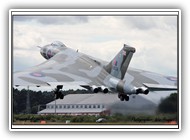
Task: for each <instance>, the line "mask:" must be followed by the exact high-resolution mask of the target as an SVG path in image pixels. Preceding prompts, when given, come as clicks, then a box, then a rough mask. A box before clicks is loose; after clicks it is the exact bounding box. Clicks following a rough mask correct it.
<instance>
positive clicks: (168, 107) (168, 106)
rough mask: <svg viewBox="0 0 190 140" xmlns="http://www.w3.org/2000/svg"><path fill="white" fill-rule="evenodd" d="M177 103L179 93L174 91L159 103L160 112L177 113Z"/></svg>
mask: <svg viewBox="0 0 190 140" xmlns="http://www.w3.org/2000/svg"><path fill="white" fill-rule="evenodd" d="M177 103H178V96H177V93H172V94H171V95H170V96H169V97H167V98H165V99H163V100H162V101H161V103H160V104H159V105H158V113H177Z"/></svg>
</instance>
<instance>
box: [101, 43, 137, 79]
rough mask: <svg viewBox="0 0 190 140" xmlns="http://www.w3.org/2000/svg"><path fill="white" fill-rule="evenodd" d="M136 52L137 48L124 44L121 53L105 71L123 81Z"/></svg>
mask: <svg viewBox="0 0 190 140" xmlns="http://www.w3.org/2000/svg"><path fill="white" fill-rule="evenodd" d="M134 52H135V48H133V47H130V46H128V45H126V44H124V47H123V48H122V49H121V51H120V52H119V53H118V54H117V55H116V56H115V57H114V59H113V60H112V61H111V62H110V63H109V64H108V65H107V66H105V67H104V68H105V70H106V71H107V72H108V73H110V74H111V75H112V76H114V77H116V78H119V79H123V78H124V76H125V73H126V71H127V68H128V66H129V63H130V61H131V58H132V56H133V53H134Z"/></svg>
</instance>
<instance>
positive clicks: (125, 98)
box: [118, 93, 129, 101]
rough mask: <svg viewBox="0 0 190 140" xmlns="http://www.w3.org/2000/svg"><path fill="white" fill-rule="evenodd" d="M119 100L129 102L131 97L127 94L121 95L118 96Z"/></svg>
mask: <svg viewBox="0 0 190 140" xmlns="http://www.w3.org/2000/svg"><path fill="white" fill-rule="evenodd" d="M118 98H119V99H120V100H121V101H124V100H125V101H129V96H128V95H126V94H122V93H119V94H118Z"/></svg>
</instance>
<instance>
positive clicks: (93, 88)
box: [91, 85, 99, 93]
mask: <svg viewBox="0 0 190 140" xmlns="http://www.w3.org/2000/svg"><path fill="white" fill-rule="evenodd" d="M91 90H92V92H94V93H98V92H99V89H98V87H97V86H95V85H93V86H92V87H91Z"/></svg>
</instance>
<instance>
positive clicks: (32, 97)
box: [12, 88, 88, 114]
mask: <svg viewBox="0 0 190 140" xmlns="http://www.w3.org/2000/svg"><path fill="white" fill-rule="evenodd" d="M87 92H88V91H86V90H80V89H78V90H72V89H71V90H67V91H63V94H65V95H66V94H76V93H78V94H82V93H84V94H85V93H87ZM27 96H28V97H27ZM27 98H29V99H28V102H27ZM12 99H13V100H12V107H13V114H27V113H30V114H37V112H38V109H39V105H40V109H43V108H45V105H46V104H47V103H49V102H51V101H54V100H55V96H54V93H53V91H33V90H27V89H22V90H18V89H17V88H13V92H12ZM41 105H42V106H41ZM27 106H29V108H30V111H28V110H27V109H28V108H27Z"/></svg>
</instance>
